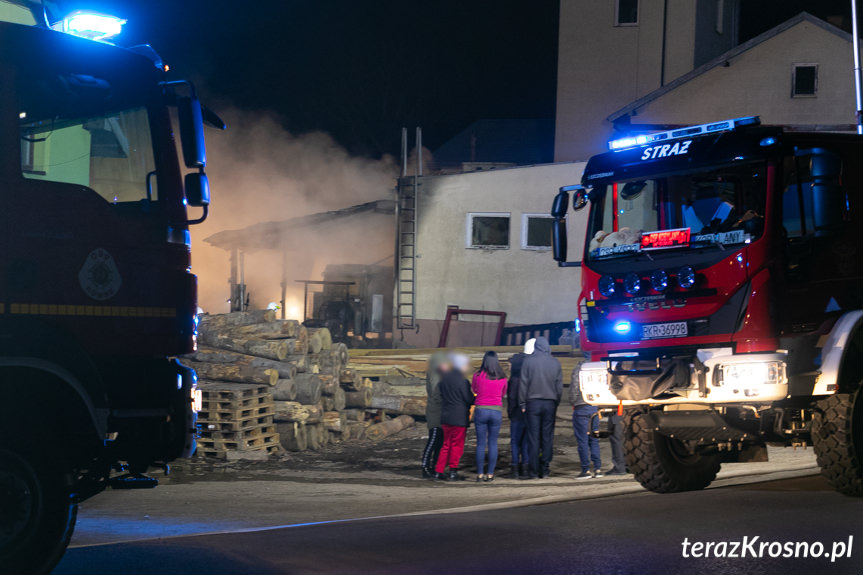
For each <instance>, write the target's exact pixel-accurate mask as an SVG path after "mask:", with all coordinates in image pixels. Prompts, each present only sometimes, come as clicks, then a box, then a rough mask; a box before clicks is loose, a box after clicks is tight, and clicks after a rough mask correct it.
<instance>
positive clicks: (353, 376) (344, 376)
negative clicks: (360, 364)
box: [339, 369, 363, 391]
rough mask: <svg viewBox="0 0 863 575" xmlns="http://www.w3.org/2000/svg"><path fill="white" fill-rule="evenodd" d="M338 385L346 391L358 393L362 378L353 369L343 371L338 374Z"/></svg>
mask: <svg viewBox="0 0 863 575" xmlns="http://www.w3.org/2000/svg"><path fill="white" fill-rule="evenodd" d="M339 383H340V384H341V386H342V387H343V388H345V389H346V390H348V391H358V390H359V389H360V388H361V387H362V386H363V378H362V376H360V374H359V372H358V371H357V370H355V369H343V370H342V371H341V373H339Z"/></svg>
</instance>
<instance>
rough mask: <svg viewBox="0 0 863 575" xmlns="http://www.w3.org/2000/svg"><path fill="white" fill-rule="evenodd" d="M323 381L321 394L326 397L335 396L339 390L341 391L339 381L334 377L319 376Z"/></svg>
mask: <svg viewBox="0 0 863 575" xmlns="http://www.w3.org/2000/svg"><path fill="white" fill-rule="evenodd" d="M318 379H319V380H320V381H321V393H323V394H324V395H335V394H336V390H337V389H341V387H340V386H339V382H338V380H337V379H336V378H335V377H333V376H332V375H318Z"/></svg>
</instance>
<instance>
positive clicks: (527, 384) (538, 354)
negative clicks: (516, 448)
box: [518, 336, 563, 479]
mask: <svg viewBox="0 0 863 575" xmlns="http://www.w3.org/2000/svg"><path fill="white" fill-rule="evenodd" d="M521 380H522V383H521V386H520V388H519V393H518V403H519V405H520V406H521V410H522V413H525V414H526V415H527V444H528V448H527V450H528V472H527V475H525V476H524V477H522V479H538V478H540V477H548V476H549V474H550V473H551V457H552V454H553V450H554V421H555V417H556V412H557V406H558V405H560V398H561V396H562V395H563V370H562V369H561V367H560V362H559V361H557V359H555V358H554V357H552V355H551V346H550V345H549V344H548V340H547V339H546V338H544V337H541V336H540V337H538V338H536V344H535V345H534V352H533V355H531V356H529V357H528V358H527V359H525V360H524V363H523V364H522V366H521ZM540 457H541V459H540Z"/></svg>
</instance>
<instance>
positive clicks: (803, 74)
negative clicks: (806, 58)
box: [791, 64, 818, 98]
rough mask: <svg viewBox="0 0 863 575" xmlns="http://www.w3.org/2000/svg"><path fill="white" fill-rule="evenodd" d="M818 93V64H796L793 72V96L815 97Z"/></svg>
mask: <svg viewBox="0 0 863 575" xmlns="http://www.w3.org/2000/svg"><path fill="white" fill-rule="evenodd" d="M817 95H818V64H794V68H793V69H792V72H791V97H792V98H814V97H815V96H817Z"/></svg>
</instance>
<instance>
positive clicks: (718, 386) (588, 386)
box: [578, 348, 788, 406]
mask: <svg viewBox="0 0 863 575" xmlns="http://www.w3.org/2000/svg"><path fill="white" fill-rule="evenodd" d="M632 359H633V358H632V357H625V358H624V357H621V358H612V359H611V360H609V361H597V362H586V363H583V364H581V367H580V369H579V374H578V375H579V377H578V381H579V386H580V387H581V392H582V395H583V396H584V399H585V400H586V401H587V402H588V403H590V404H592V405H597V406H616V405H619V404H620V403H621V402H622V403H623V405H624V406H627V405H656V404H692V403H698V404H706V405H713V404H730V403H744V404H750V405H751V404H760V403H770V402H773V401H777V400H780V399H783V398H785V397H786V396H787V395H788V378H787V376H786V372H785V369H786V362H785V359H786V354H785V353H760V354H734V353H733V352H732V350H731V349H730V348H717V349H704V350H698V352H697V354H696V356H694V357H693V358H692V360H691V361H690V362H689V363H688V367H689V374H688V378H687V377H685V376H683V377H678V380H676V381H674V383H673V385H672V386H671V387H670V388H666V389H664V390H663V391H662V393H660V394H658V395H657V396H656V397H647V398H644V399H640V400H632V399H623V400H621V399H620V398H618V397H617V395H615V392H614V389H613V386H612V385H611V384H612V371H614V372H615V373H616V375H615V376H614V377H616V378H618V379H619V378H621V377H626V376H625V375H624V376H621V372H620V370H618V369H617V366H618V364H619V363H620V362H621V361H624V360H632ZM641 377H644V376H643V375H641Z"/></svg>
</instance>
